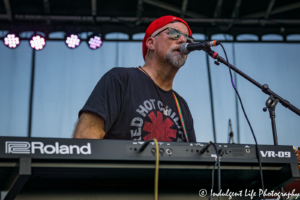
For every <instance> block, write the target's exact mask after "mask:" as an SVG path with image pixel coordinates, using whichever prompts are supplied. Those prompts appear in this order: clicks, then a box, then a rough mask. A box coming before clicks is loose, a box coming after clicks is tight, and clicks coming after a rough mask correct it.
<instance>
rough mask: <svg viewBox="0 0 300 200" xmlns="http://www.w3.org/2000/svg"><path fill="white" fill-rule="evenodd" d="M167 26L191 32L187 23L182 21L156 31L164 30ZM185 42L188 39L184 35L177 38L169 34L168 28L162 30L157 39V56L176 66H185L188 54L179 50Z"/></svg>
mask: <svg viewBox="0 0 300 200" xmlns="http://www.w3.org/2000/svg"><path fill="white" fill-rule="evenodd" d="M167 27H170V28H174V29H177V30H179V31H180V32H182V33H184V34H189V30H188V28H187V27H186V25H185V24H183V23H181V22H174V23H170V24H167V25H165V26H164V27H162V28H160V29H159V30H158V31H156V32H159V31H161V30H164V29H165V28H167ZM184 42H186V40H185V38H184V36H183V35H181V36H180V38H179V39H177V40H176V39H173V38H172V37H171V36H170V35H169V30H168V29H167V30H165V31H163V32H161V33H160V34H159V35H158V36H157V37H156V39H155V51H154V53H155V54H156V56H155V57H157V58H158V59H160V60H163V61H166V62H168V63H169V64H171V65H172V66H174V67H178V68H179V67H181V66H183V65H184V63H185V61H186V59H187V55H184V54H182V53H181V52H180V51H179V48H180V45H181V44H182V43H184Z"/></svg>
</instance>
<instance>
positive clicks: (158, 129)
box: [130, 99, 185, 142]
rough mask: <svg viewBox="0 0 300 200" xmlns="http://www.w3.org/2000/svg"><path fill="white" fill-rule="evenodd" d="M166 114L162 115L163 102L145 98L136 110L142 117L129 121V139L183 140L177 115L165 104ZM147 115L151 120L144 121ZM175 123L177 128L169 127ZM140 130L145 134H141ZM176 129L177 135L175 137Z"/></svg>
mask: <svg viewBox="0 0 300 200" xmlns="http://www.w3.org/2000/svg"><path fill="white" fill-rule="evenodd" d="M167 110H168V116H167V117H165V119H164V117H163V114H162V111H163V103H162V102H161V101H156V100H155V99H149V100H145V101H144V103H143V104H142V105H140V106H139V108H138V109H137V110H136V112H137V113H139V114H140V115H141V116H142V117H135V118H133V119H132V121H131V127H132V129H131V130H130V134H131V139H134V140H142V139H143V140H150V139H152V138H156V139H157V140H158V141H166V142H167V141H169V142H172V141H177V142H182V141H184V140H185V139H184V136H183V130H182V127H181V125H180V124H179V117H178V116H177V113H176V112H175V111H176V110H175V111H172V109H171V108H169V107H168V106H167ZM147 116H148V117H149V118H150V120H151V122H148V121H145V123H144V119H145V117H147ZM174 124H175V125H176V127H177V129H173V128H171V127H172V126H173V125H174ZM142 131H144V132H146V135H142ZM177 131H178V137H177Z"/></svg>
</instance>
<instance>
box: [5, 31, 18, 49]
mask: <svg viewBox="0 0 300 200" xmlns="http://www.w3.org/2000/svg"><path fill="white" fill-rule="evenodd" d="M3 42H4V44H5V46H7V47H8V48H10V49H15V48H17V46H19V44H20V38H19V36H18V35H17V34H14V33H8V34H6V36H5V37H4V38H3Z"/></svg>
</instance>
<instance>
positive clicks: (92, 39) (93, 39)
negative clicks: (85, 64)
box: [87, 34, 102, 49]
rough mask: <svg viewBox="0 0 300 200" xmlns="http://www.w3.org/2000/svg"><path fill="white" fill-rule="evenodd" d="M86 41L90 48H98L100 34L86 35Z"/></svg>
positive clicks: (100, 43)
mask: <svg viewBox="0 0 300 200" xmlns="http://www.w3.org/2000/svg"><path fill="white" fill-rule="evenodd" d="M87 43H88V45H89V47H90V48H91V49H98V48H100V47H101V45H102V39H101V35H99V34H94V35H91V36H89V37H88V39H87Z"/></svg>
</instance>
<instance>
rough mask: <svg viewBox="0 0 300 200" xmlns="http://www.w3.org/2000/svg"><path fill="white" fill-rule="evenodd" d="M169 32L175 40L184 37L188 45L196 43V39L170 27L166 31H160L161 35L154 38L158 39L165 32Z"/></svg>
mask: <svg viewBox="0 0 300 200" xmlns="http://www.w3.org/2000/svg"><path fill="white" fill-rule="evenodd" d="M167 29H168V30H169V35H170V36H171V37H172V38H174V39H176V40H177V39H179V38H180V36H181V35H183V37H184V39H185V40H186V42H188V43H193V42H194V40H195V39H194V38H193V37H192V36H190V35H187V34H183V33H181V32H180V31H179V30H177V29H174V28H170V27H167V28H165V29H164V30H162V31H160V32H159V33H157V34H156V35H154V36H153V37H156V36H158V35H159V34H160V33H162V32H164V31H165V30H167Z"/></svg>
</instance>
